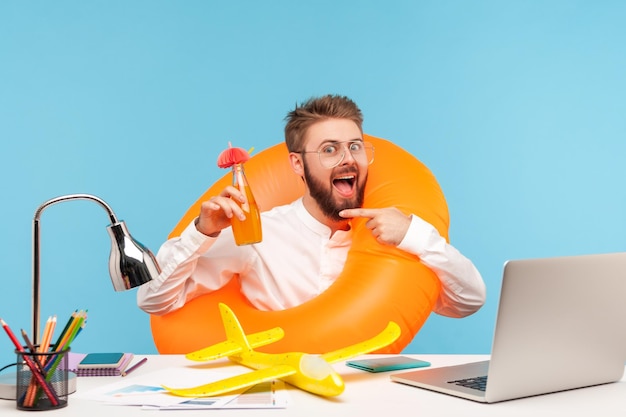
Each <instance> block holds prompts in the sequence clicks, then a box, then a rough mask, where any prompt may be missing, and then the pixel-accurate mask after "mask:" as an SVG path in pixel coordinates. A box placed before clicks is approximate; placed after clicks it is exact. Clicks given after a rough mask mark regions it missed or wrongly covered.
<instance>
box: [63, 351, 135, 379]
mask: <svg viewBox="0 0 626 417" xmlns="http://www.w3.org/2000/svg"><path fill="white" fill-rule="evenodd" d="M88 356H89V357H88ZM133 356H134V355H133V354H132V353H90V354H89V355H88V354H86V353H73V352H70V353H69V357H68V363H67V367H68V370H69V371H70V372H74V373H75V374H76V376H120V375H121V374H122V372H124V370H125V369H126V368H127V367H128V364H130V362H131V361H132V360H133ZM88 359H93V360H89V361H88V362H85V360H88Z"/></svg>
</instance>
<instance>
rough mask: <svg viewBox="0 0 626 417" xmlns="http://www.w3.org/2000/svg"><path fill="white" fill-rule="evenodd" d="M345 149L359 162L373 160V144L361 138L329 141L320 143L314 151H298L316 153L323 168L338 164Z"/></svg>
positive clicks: (363, 162) (367, 162) (343, 155)
mask: <svg viewBox="0 0 626 417" xmlns="http://www.w3.org/2000/svg"><path fill="white" fill-rule="evenodd" d="M346 149H347V150H348V151H350V154H351V155H352V157H353V158H354V160H355V161H357V163H359V164H367V165H369V164H371V163H372V162H374V145H372V144H371V143H369V142H363V141H361V140H352V141H348V142H329V143H325V144H324V145H322V146H321V147H320V148H319V149H318V150H316V151H300V152H298V153H316V154H317V155H318V156H319V158H320V164H322V166H323V167H324V168H329V169H330V168H334V167H336V166H337V165H339V164H340V163H341V162H342V161H343V158H344V157H345V156H346Z"/></svg>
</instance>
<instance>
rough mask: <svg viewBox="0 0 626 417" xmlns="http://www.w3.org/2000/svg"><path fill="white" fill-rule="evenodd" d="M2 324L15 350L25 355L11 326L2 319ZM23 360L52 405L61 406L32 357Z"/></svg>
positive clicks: (24, 356)
mask: <svg viewBox="0 0 626 417" xmlns="http://www.w3.org/2000/svg"><path fill="white" fill-rule="evenodd" d="M0 324H2V327H4V331H5V332H6V334H7V335H8V336H9V339H11V342H13V344H14V345H15V348H16V349H17V351H18V352H21V353H25V351H24V347H23V346H22V344H21V343H20V342H19V341H18V340H17V337H15V334H14V333H13V331H12V330H11V328H10V327H9V325H8V324H7V323H6V322H5V321H4V320H2V319H0ZM22 358H24V362H25V363H26V365H27V366H28V368H30V371H31V372H32V374H33V376H34V377H35V378H36V379H37V382H38V383H39V385H40V386H41V388H42V389H43V390H44V392H45V393H46V395H47V396H48V399H49V400H50V404H52V405H54V406H56V405H59V397H57V395H56V392H54V389H52V387H51V386H50V385H49V384H48V381H46V378H45V377H44V375H43V374H42V373H41V372H40V371H39V369H37V366H36V365H35V364H34V363H33V361H32V360H31V359H30V357H28V356H27V355H23V356H22Z"/></svg>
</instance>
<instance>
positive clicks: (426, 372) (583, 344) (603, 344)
mask: <svg viewBox="0 0 626 417" xmlns="http://www.w3.org/2000/svg"><path fill="white" fill-rule="evenodd" d="M625 361H626V253H612V254H599V255H581V256H566V257H556V258H543V259H526V260H512V261H508V262H506V263H505V265H504V272H503V277H502V289H501V294H500V304H499V306H498V313H497V318H496V325H495V332H494V337H493V344H492V352H491V357H490V360H489V361H483V362H476V363H468V364H463V365H457V366H448V367H440V368H430V369H423V370H415V371H410V372H404V373H396V374H392V375H391V380H392V381H394V382H399V383H402V384H408V385H412V386H415V387H420V388H425V389H429V390H433V391H437V392H441V393H445V394H449V395H454V396H457V397H462V398H466V399H470V400H474V401H479V402H484V403H493V402H498V401H505V400H512V399H517V398H523V397H529V396H533V395H540V394H547V393H552V392H557V391H564V390H569V389H574V388H582V387H588V386H592V385H599V384H605V383H610V382H615V381H618V380H620V379H621V378H622V376H623V374H624V365H625Z"/></svg>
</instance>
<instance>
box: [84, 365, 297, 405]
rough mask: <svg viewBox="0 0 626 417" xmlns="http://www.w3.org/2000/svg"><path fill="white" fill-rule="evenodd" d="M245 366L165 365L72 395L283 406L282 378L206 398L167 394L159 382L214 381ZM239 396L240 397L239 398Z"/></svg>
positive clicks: (135, 401)
mask: <svg viewBox="0 0 626 417" xmlns="http://www.w3.org/2000/svg"><path fill="white" fill-rule="evenodd" d="M242 371H243V372H249V371H248V370H245V369H244V370H242V369H238V371H233V370H232V369H229V370H218V369H211V370H207V369H198V368H194V367H184V368H166V369H162V370H159V371H155V372H150V373H146V374H141V375H137V376H135V377H132V376H131V377H125V378H119V379H116V381H115V382H112V383H111V384H107V385H104V386H101V387H98V388H96V389H93V390H90V391H86V392H81V391H80V390H78V391H77V392H76V393H75V394H74V397H75V398H83V399H87V400H92V401H100V402H106V403H110V404H117V405H129V406H142V407H144V408H153V409H154V408H158V409H192V408H193V409H207V408H284V407H286V405H287V402H288V401H287V393H286V392H285V390H284V383H283V382H282V381H272V383H267V384H265V385H262V384H259V386H256V387H252V388H251V389H249V390H247V391H246V393H245V395H241V393H240V392H239V393H235V394H232V395H223V396H217V397H206V398H186V397H179V396H175V395H172V394H169V393H168V392H167V391H166V390H165V389H164V388H163V387H162V386H161V385H167V386H170V387H176V388H186V387H194V386H198V385H203V384H207V383H209V382H213V381H218V380H220V379H223V378H228V377H231V376H233V375H237V374H239V373H241V372H242ZM242 397H243V398H242Z"/></svg>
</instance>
